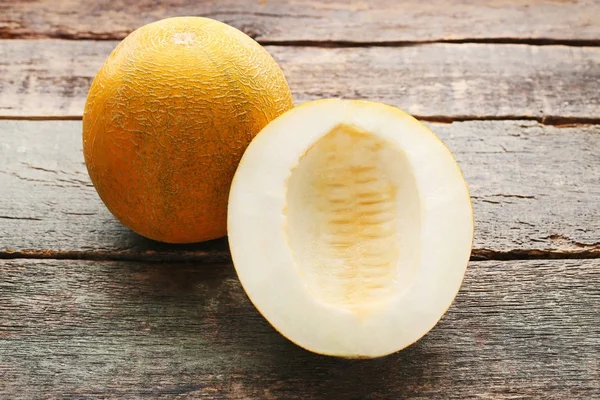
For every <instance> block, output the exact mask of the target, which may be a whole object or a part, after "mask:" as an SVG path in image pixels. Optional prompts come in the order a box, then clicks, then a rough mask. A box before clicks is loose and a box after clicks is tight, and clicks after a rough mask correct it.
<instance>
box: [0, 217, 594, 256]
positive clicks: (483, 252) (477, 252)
mask: <svg viewBox="0 0 600 400" xmlns="http://www.w3.org/2000/svg"><path fill="white" fill-rule="evenodd" d="M0 218H1V217H0ZM573 245H574V246H575V247H578V248H579V249H574V250H552V249H548V250H546V249H539V250H537V249H513V250H506V251H501V250H492V249H485V248H482V249H473V251H472V252H471V257H470V261H512V260H570V259H593V258H600V242H598V243H593V244H585V243H578V242H573ZM2 259H5V260H7V259H50V260H90V261H141V262H169V263H190V262H197V263H230V262H231V254H230V253H229V250H215V251H210V250H208V251H176V250H173V251H155V250H144V251H138V250H135V249H129V250H122V251H108V250H107V251H102V250H97V251H86V250H19V251H13V250H4V251H0V260H2Z"/></svg>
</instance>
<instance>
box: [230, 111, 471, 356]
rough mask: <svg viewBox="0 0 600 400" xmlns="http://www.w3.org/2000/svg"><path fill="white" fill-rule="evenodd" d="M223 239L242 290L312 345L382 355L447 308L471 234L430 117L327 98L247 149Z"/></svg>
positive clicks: (284, 119) (458, 186)
mask: <svg viewBox="0 0 600 400" xmlns="http://www.w3.org/2000/svg"><path fill="white" fill-rule="evenodd" d="M228 234H229V242H230V247H231V253H232V257H233V261H234V264H235V268H236V271H237V273H238V276H239V278H240V281H241V283H242V285H243V287H244V289H245V290H246V292H247V294H248V296H249V297H250V299H251V301H252V302H253V303H254V305H255V306H256V307H257V308H258V310H259V311H260V312H261V313H262V314H263V315H264V316H265V318H266V319H267V320H268V321H269V322H270V323H271V324H272V325H273V326H274V327H275V328H276V329H277V330H278V331H279V332H281V333H282V334H283V335H284V336H286V337H287V338H289V339H290V340H291V341H293V342H295V343H296V344H298V345H300V346H302V347H304V348H306V349H308V350H311V351H314V352H316V353H321V354H328V355H335V356H341V357H378V356H383V355H386V354H390V353H393V352H395V351H398V350H400V349H402V348H404V347H406V346H408V345H410V344H411V343H414V342H415V341H417V340H418V339H419V338H421V337H422V336H423V335H425V334H426V333H427V332H428V331H429V330H430V329H431V328H433V326H434V325H435V324H436V323H437V321H438V320H439V319H440V318H441V317H442V315H443V314H444V313H445V312H446V310H447V309H448V307H449V306H450V304H451V303H452V300H453V299H454V297H455V296H456V293H457V292H458V289H459V288H460V284H461V281H462V278H463V275H464V273H465V269H466V265H467V262H468V259H469V255H470V251H471V245H472V240H473V216H472V209H471V202H470V198H469V193H468V190H467V187H466V185H465V182H464V180H463V177H462V175H461V172H460V170H459V169H458V166H457V165H456V163H455V161H454V158H453V157H452V155H451V154H450V152H449V151H448V149H447V148H446V147H445V146H444V145H443V144H442V142H441V141H440V140H439V139H438V138H437V137H436V136H435V135H434V134H432V133H431V132H430V131H429V130H428V129H427V128H426V127H425V126H423V125H422V124H421V123H419V122H418V121H416V120H415V119H414V118H412V117H411V116H409V115H407V114H405V113H403V112H402V111H400V110H398V109H396V108H393V107H389V106H385V105H382V104H378V103H370V102H359V101H343V100H322V101H316V102H312V103H308V104H305V105H303V106H301V107H298V108H296V109H293V110H291V111H289V112H287V113H285V114H284V115H282V116H280V117H279V118H277V119H276V120H274V121H272V122H271V123H270V124H269V125H267V126H266V127H265V128H264V129H263V130H262V131H261V133H260V134H259V135H258V136H257V137H256V138H255V139H254V140H253V141H252V143H251V144H250V146H249V147H248V149H247V151H246V153H245V155H244V157H243V159H242V161H241V163H240V166H239V167H238V170H237V172H236V175H235V178H234V181H233V184H232V188H231V193H230V198H229V215H228Z"/></svg>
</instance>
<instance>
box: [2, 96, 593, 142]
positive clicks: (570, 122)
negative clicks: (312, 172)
mask: <svg viewBox="0 0 600 400" xmlns="http://www.w3.org/2000/svg"><path fill="white" fill-rule="evenodd" d="M298 105H300V104H298ZM412 116H413V117H415V118H416V119H418V120H420V121H425V122H435V123H440V124H452V123H454V122H469V121H535V122H538V123H539V124H541V125H546V126H554V127H556V128H572V127H574V126H578V125H600V118H591V117H571V116H559V115H545V116H531V115H418V114H412ZM82 118H83V116H82V115H26V116H23V115H0V120H10V121H81V120H82ZM505 150H506V149H503V151H502V152H511V151H505Z"/></svg>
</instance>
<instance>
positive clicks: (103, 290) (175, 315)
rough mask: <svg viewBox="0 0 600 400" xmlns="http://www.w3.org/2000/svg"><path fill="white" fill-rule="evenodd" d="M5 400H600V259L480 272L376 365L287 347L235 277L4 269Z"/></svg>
mask: <svg viewBox="0 0 600 400" xmlns="http://www.w3.org/2000/svg"><path fill="white" fill-rule="evenodd" d="M0 274H1V276H2V279H1V280H0V376H2V384H0V397H2V398H6V399H21V398H23V399H32V398H179V397H176V395H180V396H182V397H181V398H183V397H184V396H189V397H192V398H202V399H204V398H206V399H280V398H286V399H334V398H335V399H362V398H372V399H400V398H402V399H423V398H427V399H461V400H464V399H509V398H510V399H533V398H536V399H547V400H552V399H556V400H564V399H569V400H574V399H585V400H590V399H597V398H600V360H599V358H598V354H599V353H600V320H599V318H600V317H599V315H600V290H599V289H598V287H599V285H600V260H546V261H505V262H489V261H488V262H473V263H471V264H470V267H469V269H468V272H467V275H466V278H465V282H464V284H463V288H462V290H461V292H460V293H459V295H458V297H457V299H456V301H455V303H454V304H453V306H452V307H451V308H450V310H449V311H448V313H447V314H446V316H445V317H444V318H443V319H442V320H441V322H440V323H439V324H438V325H437V326H436V327H435V328H434V329H433V330H432V331H431V332H430V333H429V334H428V335H427V336H425V337H424V338H423V339H421V340H420V341H419V342H418V343H417V344H415V345H413V346H411V347H409V348H408V349H406V350H405V351H402V352H400V353H398V354H395V355H392V356H389V357H386V358H382V359H376V360H354V361H352V360H339V359H334V358H329V357H324V356H318V355H314V354H311V353H309V352H306V351H304V350H302V349H300V348H298V347H296V346H295V345H293V344H292V343H290V342H288V341H287V340H286V339H284V338H283V337H281V336H280V335H279V334H278V333H277V332H276V331H275V330H274V329H272V328H271V327H270V326H269V325H268V323H267V322H266V321H265V320H264V319H263V318H262V317H261V316H260V315H259V313H258V312H257V311H256V310H255V309H254V307H253V306H252V304H251V303H250V301H249V300H248V299H247V298H246V296H245V294H244V292H243V290H242V288H241V286H240V284H239V282H238V280H237V278H236V277H235V273H234V271H233V268H232V267H231V265H229V264H220V265H210V264H205V265H193V264H161V263H145V264H141V263H133V262H96V261H73V260H68V261H67V260H65V261H57V260H45V261H44V260H41V261H40V260H38V261H32V260H2V261H0Z"/></svg>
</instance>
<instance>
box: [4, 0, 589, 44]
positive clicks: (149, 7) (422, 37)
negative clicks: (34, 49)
mask: <svg viewBox="0 0 600 400" xmlns="http://www.w3.org/2000/svg"><path fill="white" fill-rule="evenodd" d="M179 15H198V16H206V17H210V18H214V19H218V20H221V21H224V22H226V23H228V24H230V25H233V26H235V27H237V28H239V29H241V30H242V31H243V32H246V33H247V34H248V35H250V36H252V37H254V38H256V39H258V40H259V41H266V42H286V41H287V42H289V41H314V42H317V43H318V42H323V41H325V42H327V41H336V42H358V43H361V42H371V43H381V42H398V41H411V42H414V41H435V40H490V39H495V40H515V41H518V40H542V41H548V40H550V41H597V40H600V26H599V25H598V23H597V16H598V15H600V4H599V3H598V2H597V1H594V0H579V1H577V0H524V1H518V2H510V1H500V0H482V1H468V0H454V1H446V0H431V1H419V0H404V1H394V0H370V1H354V2H341V1H337V2H331V1H330V2H319V1H301V0H277V1H274V0H258V1H243V2H240V1H236V0H219V1H207V0H204V1H195V0H168V1H160V2H156V1H152V0H141V1H136V2H128V1H124V0H120V1H119V0H118V1H110V0H101V1H94V2H91V1H88V2H82V1H79V0H62V1H60V2H56V1H52V0H34V1H31V0H29V1H24V0H20V1H13V2H9V1H5V2H2V3H0V37H4V38H69V39H82V38H85V39H122V38H123V37H124V36H125V35H127V34H128V33H129V32H131V31H133V30H134V29H136V28H138V27H139V26H141V25H144V24H147V23H149V22H152V21H156V20H158V19H162V18H166V17H172V16H179Z"/></svg>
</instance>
